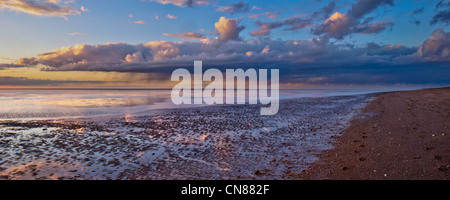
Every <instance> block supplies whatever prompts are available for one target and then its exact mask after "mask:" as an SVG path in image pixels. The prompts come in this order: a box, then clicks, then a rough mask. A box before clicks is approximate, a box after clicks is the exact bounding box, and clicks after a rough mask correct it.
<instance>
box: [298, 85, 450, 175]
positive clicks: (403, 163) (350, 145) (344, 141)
mask: <svg viewBox="0 0 450 200" xmlns="http://www.w3.org/2000/svg"><path fill="white" fill-rule="evenodd" d="M449 135H450V88H441V89H425V90H417V91H405V92H393V93H385V94H380V95H379V96H378V97H377V98H376V99H375V100H373V101H371V102H370V103H369V104H368V105H367V106H366V107H365V108H364V109H363V110H362V112H361V114H360V115H359V116H358V117H356V118H355V119H353V120H352V121H351V125H350V126H349V127H348V128H347V129H346V130H345V131H344V132H343V133H342V135H341V136H339V137H338V139H337V140H336V141H335V142H334V143H333V144H334V148H332V149H330V150H326V151H323V152H322V153H320V154H319V157H320V159H319V161H317V162H316V163H315V164H313V165H312V166H310V167H309V168H308V169H307V170H305V171H303V172H302V173H300V174H298V175H293V176H291V178H293V179H307V180H311V179H312V180H322V179H332V180H335V179H338V180H342V179H345V180H354V179H358V180H360V179H363V180H374V179H375V180H385V179H388V180H389V179H395V180H430V179H431V180H436V179H438V180H440V179H444V180H449V179H450V176H449V173H450V169H449V165H450V155H449V153H450V137H449Z"/></svg>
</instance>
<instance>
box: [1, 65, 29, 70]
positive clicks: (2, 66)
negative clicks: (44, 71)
mask: <svg viewBox="0 0 450 200" xmlns="http://www.w3.org/2000/svg"><path fill="white" fill-rule="evenodd" d="M20 67H25V65H17V64H12V63H0V70H3V69H7V68H20Z"/></svg>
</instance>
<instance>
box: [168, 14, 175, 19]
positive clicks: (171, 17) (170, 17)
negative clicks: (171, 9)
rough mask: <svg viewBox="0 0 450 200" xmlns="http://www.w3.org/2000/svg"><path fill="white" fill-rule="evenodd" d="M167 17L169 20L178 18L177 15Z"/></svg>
mask: <svg viewBox="0 0 450 200" xmlns="http://www.w3.org/2000/svg"><path fill="white" fill-rule="evenodd" d="M166 17H167V18H169V19H176V18H177V17H176V16H175V15H171V14H167V15H166Z"/></svg>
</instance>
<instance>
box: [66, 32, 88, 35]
mask: <svg viewBox="0 0 450 200" xmlns="http://www.w3.org/2000/svg"><path fill="white" fill-rule="evenodd" d="M66 35H68V36H77V35H87V33H82V32H73V33H67V34H66Z"/></svg>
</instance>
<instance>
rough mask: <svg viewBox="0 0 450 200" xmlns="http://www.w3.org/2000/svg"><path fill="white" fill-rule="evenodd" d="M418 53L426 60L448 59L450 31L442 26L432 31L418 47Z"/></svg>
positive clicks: (449, 58)
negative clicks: (447, 31) (446, 30)
mask: <svg viewBox="0 0 450 200" xmlns="http://www.w3.org/2000/svg"><path fill="white" fill-rule="evenodd" d="M418 55H420V56H422V57H424V58H425V59H428V60H434V61H450V33H446V32H445V31H444V29H443V28H440V29H437V30H435V31H433V33H432V34H431V36H430V37H429V38H428V39H427V40H425V42H423V45H422V46H421V47H420V48H419V49H418Z"/></svg>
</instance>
